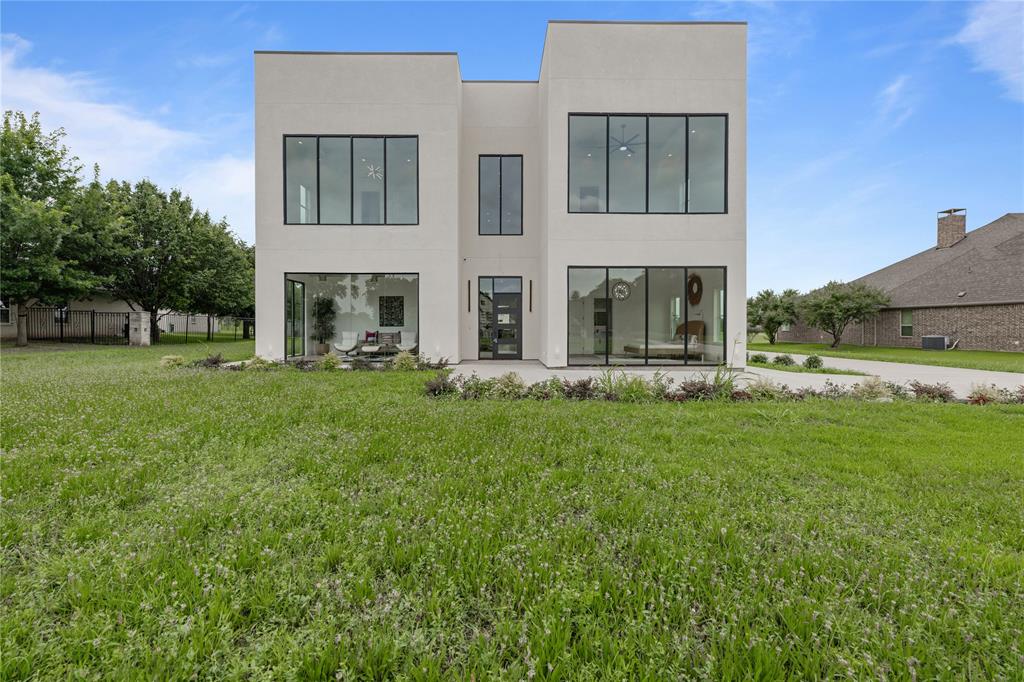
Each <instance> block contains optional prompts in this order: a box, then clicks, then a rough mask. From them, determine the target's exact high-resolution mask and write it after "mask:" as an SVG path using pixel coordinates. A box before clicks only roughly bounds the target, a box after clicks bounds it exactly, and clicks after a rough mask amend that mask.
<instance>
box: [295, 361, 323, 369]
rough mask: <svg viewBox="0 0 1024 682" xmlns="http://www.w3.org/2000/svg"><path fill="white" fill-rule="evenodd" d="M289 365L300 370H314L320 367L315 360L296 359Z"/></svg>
mask: <svg viewBox="0 0 1024 682" xmlns="http://www.w3.org/2000/svg"><path fill="white" fill-rule="evenodd" d="M291 366H292V367H294V368H295V369H297V370H299V371H300V372H315V371H316V370H318V369H320V363H319V362H317V361H316V360H296V361H295V362H293V363H292V364H291Z"/></svg>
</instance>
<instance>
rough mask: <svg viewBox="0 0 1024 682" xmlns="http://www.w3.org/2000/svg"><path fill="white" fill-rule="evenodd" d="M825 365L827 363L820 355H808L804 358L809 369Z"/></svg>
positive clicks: (805, 365)
mask: <svg viewBox="0 0 1024 682" xmlns="http://www.w3.org/2000/svg"><path fill="white" fill-rule="evenodd" d="M824 366H825V363H824V362H822V360H821V356H820V355H808V356H807V358H805V359H804V367H806V368H807V369H821V368H822V367H824Z"/></svg>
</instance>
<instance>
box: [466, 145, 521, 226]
mask: <svg viewBox="0 0 1024 682" xmlns="http://www.w3.org/2000/svg"><path fill="white" fill-rule="evenodd" d="M484 159H498V232H497V234H490V233H484V232H483V225H482V224H481V222H480V204H481V199H482V198H483V183H482V182H481V181H480V180H481V176H482V174H483V164H484ZM502 159H519V231H518V232H505V231H504V230H505V225H504V221H505V216H504V214H503V213H502V210H501V209H502V202H503V200H504V199H503V194H504V192H503V191H502V188H503V184H504V170H503V164H502V163H501V161H502ZM524 163H525V159H524V158H523V155H522V154H480V155H479V156H478V157H477V161H476V233H477V235H479V236H481V237H522V236H523V235H524V234H526V221H525V220H524V218H525V217H526V216H524V215H523V174H524V169H523V166H524Z"/></svg>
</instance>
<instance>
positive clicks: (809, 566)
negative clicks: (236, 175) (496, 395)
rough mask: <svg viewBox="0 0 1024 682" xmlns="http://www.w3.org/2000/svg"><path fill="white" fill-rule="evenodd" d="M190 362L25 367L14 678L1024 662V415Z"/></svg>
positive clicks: (15, 440) (734, 670) (18, 458)
mask: <svg viewBox="0 0 1024 682" xmlns="http://www.w3.org/2000/svg"><path fill="white" fill-rule="evenodd" d="M214 348H215V350H217V351H222V352H225V353H226V354H227V355H228V356H230V357H235V358H241V357H245V356H247V355H248V354H250V353H251V344H244V343H238V344H223V343H221V344H216V345H215V347H214ZM167 350H168V349H166V348H150V349H128V348H112V349H90V350H86V351H68V352H62V353H42V352H36V353H6V352H5V353H4V354H3V355H2V357H0V364H2V390H3V400H2V403H0V419H2V425H3V429H2V447H3V461H2V475H3V497H4V504H3V507H2V512H3V516H2V525H0V531H2V533H0V537H2V542H3V554H2V557H3V558H2V565H0V569H2V570H0V638H2V639H0V649H2V651H3V655H2V657H0V665H2V672H0V677H3V678H4V679H16V678H22V677H28V676H32V675H34V676H36V677H38V678H41V679H54V678H70V677H78V676H87V677H103V678H122V677H129V678H139V679H154V678H157V679H167V678H172V679H186V678H189V677H192V676H196V677H200V678H211V679H223V678H227V679H253V678H258V679H335V678H336V677H338V678H340V679H349V678H356V679H390V678H394V677H399V678H402V679H410V680H419V679H437V678H450V677H458V678H462V679H476V680H482V679H492V678H506V679H517V680H518V679H529V678H531V677H532V678H534V679H545V680H546V679H551V680H558V679H571V680H577V679H596V678H607V679H679V678H713V679H731V680H738V679H765V680H767V679H779V678H785V677H790V678H804V679H807V678H812V679H823V678H838V677H842V678H847V677H849V678H856V679H867V678H873V679H878V678H885V679H936V678H938V679H965V678H966V679H987V678H1004V679H1009V678H1015V677H1017V678H1019V675H1020V671H1021V669H1022V668H1021V666H1022V664H1024V659H1022V655H1024V651H1022V649H1021V642H1022V637H1024V584H1022V576H1024V512H1022V507H1021V504H1020V501H1021V499H1024V408H1022V407H1020V406H1004V405H988V406H984V407H978V406H970V405H959V404H948V405H939V404H919V403H893V404H872V403H855V402H852V401H838V402H819V401H808V402H804V403H784V404H772V403H721V404H719V403H687V404H682V405H679V404H653V405H627V404H619V403H602V402H586V403H579V402H552V403H546V402H532V401H521V402H517V403H514V404H512V403H505V402H501V401H489V400H483V401H457V400H433V399H428V398H425V397H423V396H422V385H423V381H424V375H423V374H419V373H398V372H390V373H370V372H358V373H352V372H340V371H338V372H331V373H324V372H319V373H301V372H298V371H295V370H286V371H269V372H257V371H246V372H225V371H202V370H192V369H161V368H159V367H158V366H157V359H158V358H159V357H160V355H162V354H164V353H166V352H167ZM203 351H204V349H203V348H202V347H200V346H192V345H189V346H182V347H180V349H174V352H180V353H181V354H183V355H186V356H189V357H199V356H201V354H202V353H203Z"/></svg>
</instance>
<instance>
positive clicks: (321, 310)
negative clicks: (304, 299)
mask: <svg viewBox="0 0 1024 682" xmlns="http://www.w3.org/2000/svg"><path fill="white" fill-rule="evenodd" d="M333 337H334V299H333V298H330V297H327V296H317V297H315V298H314V299H313V340H314V341H316V346H315V350H316V354H317V355H327V354H328V353H329V352H330V351H331V347H330V345H328V343H327V342H328V341H330V340H331V339H332V338H333Z"/></svg>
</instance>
